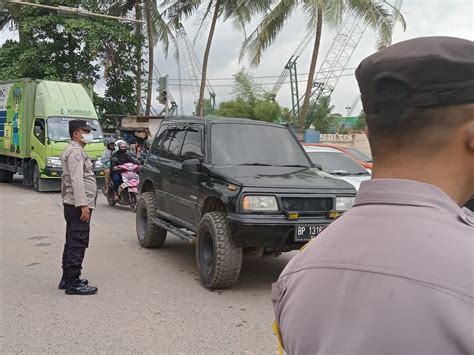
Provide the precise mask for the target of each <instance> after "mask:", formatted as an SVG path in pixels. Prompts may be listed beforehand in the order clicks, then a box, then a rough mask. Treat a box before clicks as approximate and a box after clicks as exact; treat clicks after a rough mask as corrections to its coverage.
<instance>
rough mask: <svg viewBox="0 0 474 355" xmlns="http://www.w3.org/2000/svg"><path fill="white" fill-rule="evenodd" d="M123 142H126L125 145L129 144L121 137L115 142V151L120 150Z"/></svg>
mask: <svg viewBox="0 0 474 355" xmlns="http://www.w3.org/2000/svg"><path fill="white" fill-rule="evenodd" d="M122 144H125V146H128V145H127V142H125V141H124V140H122V139H119V140H118V141H116V142H115V151H118V150H119V149H120V146H121V145H122Z"/></svg>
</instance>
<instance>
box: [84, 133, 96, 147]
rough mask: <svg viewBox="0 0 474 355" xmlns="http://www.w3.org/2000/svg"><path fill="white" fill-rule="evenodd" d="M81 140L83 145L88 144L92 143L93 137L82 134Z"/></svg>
mask: <svg viewBox="0 0 474 355" xmlns="http://www.w3.org/2000/svg"><path fill="white" fill-rule="evenodd" d="M81 139H82V141H83V142H84V143H86V144H89V143H92V142H93V141H94V135H93V134H92V133H84V134H83V135H82V138H81Z"/></svg>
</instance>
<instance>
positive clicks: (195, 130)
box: [180, 126, 204, 161]
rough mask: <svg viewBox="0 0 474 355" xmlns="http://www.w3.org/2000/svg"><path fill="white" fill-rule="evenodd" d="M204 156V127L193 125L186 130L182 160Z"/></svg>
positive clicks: (200, 158)
mask: <svg viewBox="0 0 474 355" xmlns="http://www.w3.org/2000/svg"><path fill="white" fill-rule="evenodd" d="M203 158H204V154H203V149H202V127H199V126H193V127H189V128H188V129H187V130H186V138H185V139H184V144H183V149H182V150H181V159H180V160H181V161H185V160H188V159H199V160H202V159H203Z"/></svg>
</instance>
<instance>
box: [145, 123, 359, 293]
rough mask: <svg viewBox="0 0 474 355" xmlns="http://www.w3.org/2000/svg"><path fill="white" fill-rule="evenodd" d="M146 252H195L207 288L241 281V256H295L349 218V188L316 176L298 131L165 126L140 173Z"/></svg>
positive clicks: (273, 127)
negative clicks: (171, 247) (176, 246)
mask: <svg viewBox="0 0 474 355" xmlns="http://www.w3.org/2000/svg"><path fill="white" fill-rule="evenodd" d="M140 180H141V185H140V193H141V196H140V199H139V201H138V205H137V214H136V218H137V220H136V223H137V236H138V240H139V242H140V245H141V246H142V247H145V248H153V247H155V248H159V247H162V246H163V243H164V242H165V238H166V234H167V232H171V233H173V234H174V235H175V236H177V237H179V238H182V239H184V240H187V241H190V242H194V241H195V242H196V243H195V244H196V259H197V264H198V268H199V273H200V276H201V279H202V282H203V284H204V286H205V287H207V288H211V289H215V288H225V287H230V286H232V285H233V284H234V283H235V282H236V281H237V279H238V277H239V274H240V269H241V266H242V255H243V253H244V252H251V253H255V254H257V255H259V256H262V255H268V254H275V255H279V254H281V252H285V251H290V250H295V249H299V248H301V246H302V245H303V244H304V243H305V242H307V241H308V240H310V239H311V238H314V237H316V236H317V235H318V234H319V233H320V232H321V231H322V230H323V229H324V228H325V227H326V226H327V225H328V224H329V223H331V221H332V220H333V219H334V218H336V217H337V216H338V215H339V214H340V213H341V212H343V211H345V210H347V209H349V208H350V207H351V206H352V203H353V201H354V196H355V194H356V191H355V190H354V188H353V187H352V185H350V184H348V183H346V182H344V181H342V180H340V179H338V178H336V177H333V176H331V175H328V174H326V173H323V172H321V171H319V170H318V169H316V168H314V165H313V164H312V163H311V160H310V159H309V157H308V156H307V155H306V153H305V151H304V149H303V148H302V147H301V145H300V144H299V143H298V141H297V139H296V137H295V135H294V134H293V133H292V131H291V130H290V129H289V128H287V127H285V126H281V125H276V124H270V123H265V122H261V121H252V120H244V119H229V118H212V119H202V118H195V117H193V118H184V117H183V118H172V119H165V120H164V121H163V123H162V124H161V127H160V129H159V131H158V133H157V135H156V137H155V139H154V141H153V144H152V147H151V149H150V152H149V154H148V157H147V159H146V162H145V164H144V166H143V168H142V170H141V177H140Z"/></svg>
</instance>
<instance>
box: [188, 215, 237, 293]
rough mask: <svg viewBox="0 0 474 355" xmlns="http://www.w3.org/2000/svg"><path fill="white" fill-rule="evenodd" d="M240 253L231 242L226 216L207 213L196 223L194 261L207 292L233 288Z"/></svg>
mask: <svg viewBox="0 0 474 355" xmlns="http://www.w3.org/2000/svg"><path fill="white" fill-rule="evenodd" d="M211 245H212V247H211ZM210 254H212V259H209V256H210ZM242 254H243V253H242V248H241V247H239V246H237V245H235V244H234V243H233V242H232V241H231V239H230V230H229V225H228V223H227V219H226V214H225V213H223V212H211V213H206V214H205V215H204V217H203V218H202V220H201V223H200V224H199V230H198V236H197V242H196V261H197V264H198V269H199V276H200V277H201V280H202V283H203V284H204V286H205V287H206V288H209V289H219V288H228V287H231V286H233V285H234V284H235V283H236V282H237V280H238V279H239V275H240V270H241V268H242Z"/></svg>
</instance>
